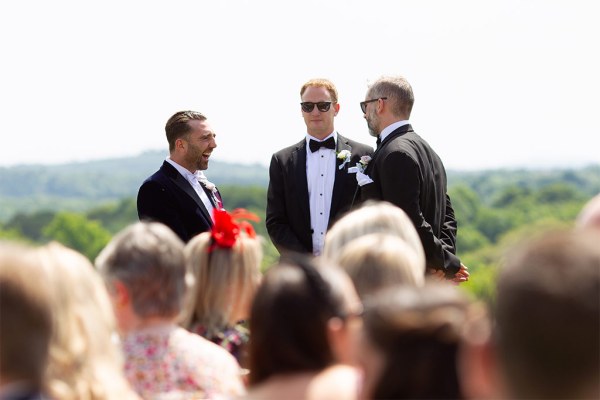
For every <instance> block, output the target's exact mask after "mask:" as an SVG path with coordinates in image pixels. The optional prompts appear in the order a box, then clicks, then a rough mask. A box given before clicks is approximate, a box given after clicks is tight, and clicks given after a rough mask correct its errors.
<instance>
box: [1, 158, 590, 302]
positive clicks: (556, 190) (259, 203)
mask: <svg viewBox="0 0 600 400" xmlns="http://www.w3.org/2000/svg"><path fill="white" fill-rule="evenodd" d="M449 178H450V179H451V183H452V184H451V185H450V187H449V194H450V197H451V199H452V204H453V207H454V210H455V214H456V217H457V221H458V226H459V228H458V239H457V252H458V255H459V256H460V258H461V260H462V261H463V263H464V264H465V265H467V266H468V267H469V270H470V272H471V280H470V281H469V282H467V283H465V284H464V285H463V287H464V288H465V289H466V290H468V291H470V292H472V293H473V294H474V295H475V296H476V297H478V298H481V299H483V300H486V301H493V296H494V293H493V285H494V279H495V273H496V270H497V266H498V264H499V262H500V260H501V258H502V255H503V253H504V252H505V251H506V250H507V248H508V246H510V245H512V244H514V243H515V242H517V241H519V240H522V239H523V238H524V237H528V236H531V235H532V234H535V233H537V232H542V231H544V230H547V229H554V228H559V227H568V226H571V225H572V224H573V222H574V220H575V218H576V216H577V214H578V213H579V211H580V210H581V208H582V207H583V205H584V204H585V202H587V201H588V200H589V199H590V198H591V197H592V196H593V195H595V194H596V193H599V192H600V167H594V168H591V169H582V170H580V171H577V172H575V173H574V172H569V171H566V172H558V173H554V175H549V174H548V173H542V172H539V173H534V172H530V171H520V172H519V171H517V172H514V173H512V174H506V173H505V172H504V173H503V172H502V171H497V172H488V173H487V174H472V175H469V174H466V175H465V174H463V175H460V176H454V177H453V176H452V175H449ZM220 191H221V193H222V194H223V198H224V199H225V202H226V206H227V208H228V209H229V210H233V209H235V208H245V209H247V210H249V211H251V212H254V213H255V214H257V215H258V216H259V217H260V222H259V223H253V224H254V226H255V229H256V231H257V233H258V234H259V235H260V236H261V237H262V238H263V239H264V247H263V248H264V255H265V257H264V261H263V268H267V267H268V266H270V265H272V264H273V263H274V262H275V261H276V260H277V258H278V253H277V251H276V250H275V248H274V246H273V245H272V243H271V242H270V240H269V237H268V234H267V231H266V227H265V223H264V221H265V208H266V188H265V187H264V186H238V185H223V186H220ZM135 221H137V210H136V204H135V197H125V198H122V199H120V200H118V201H109V202H106V203H104V204H101V205H97V206H94V207H92V208H91V209H89V210H80V209H71V210H66V209H65V210H48V209H42V210H37V211H32V212H23V211H21V212H18V213H16V214H14V215H13V216H12V217H11V218H9V219H8V220H7V221H6V222H4V223H1V224H0V238H5V239H12V240H21V241H26V242H31V243H36V244H41V243H46V242H48V241H52V240H56V241H59V242H61V243H63V244H65V245H66V246H69V247H71V248H74V249H76V250H78V251H80V252H81V253H83V254H84V255H86V256H87V257H89V258H90V259H91V260H93V259H94V258H95V257H96V255H97V254H98V253H99V251H100V250H101V249H102V248H103V247H104V246H105V245H106V244H107V243H108V241H109V240H110V239H111V237H112V236H113V235H114V234H115V233H116V232H118V231H119V230H121V229H123V228H124V227H125V226H127V225H128V224H131V223H133V222H135Z"/></svg>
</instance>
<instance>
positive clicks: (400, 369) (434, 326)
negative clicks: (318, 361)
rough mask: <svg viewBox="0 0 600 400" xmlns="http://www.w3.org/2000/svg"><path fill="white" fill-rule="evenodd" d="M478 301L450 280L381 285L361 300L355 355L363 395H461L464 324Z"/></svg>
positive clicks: (477, 309)
mask: <svg viewBox="0 0 600 400" xmlns="http://www.w3.org/2000/svg"><path fill="white" fill-rule="evenodd" d="M483 309H484V308H483V306H481V305H479V304H478V303H473V302H472V301H471V300H470V299H469V298H468V297H466V296H465V295H464V293H462V292H461V291H460V289H458V288H457V287H455V286H450V285H447V284H443V283H430V284H427V285H425V286H424V287H422V288H416V287H408V286H397V287H389V288H387V289H384V290H382V291H380V292H378V293H376V294H375V295H374V296H372V297H370V298H369V300H368V301H367V302H365V311H364V314H363V337H362V340H361V344H360V346H359V349H360V350H359V361H360V364H361V366H362V367H363V369H364V386H363V397H365V398H373V399H401V398H404V399H415V398H427V399H460V398H463V394H462V391H461V388H460V380H459V371H458V366H457V360H458V353H459V350H460V347H461V345H462V343H463V339H464V337H463V329H464V327H465V325H467V324H468V323H469V320H470V319H472V318H473V317H474V316H475V315H478V316H480V315H481V313H482V310H483Z"/></svg>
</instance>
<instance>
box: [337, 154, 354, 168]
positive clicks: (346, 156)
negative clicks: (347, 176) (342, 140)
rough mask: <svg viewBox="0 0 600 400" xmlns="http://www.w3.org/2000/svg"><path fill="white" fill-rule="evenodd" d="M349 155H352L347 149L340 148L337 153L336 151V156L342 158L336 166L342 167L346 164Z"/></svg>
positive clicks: (348, 160)
mask: <svg viewBox="0 0 600 400" xmlns="http://www.w3.org/2000/svg"><path fill="white" fill-rule="evenodd" d="M350 157H352V153H350V152H349V151H348V150H342V151H340V152H339V153H337V158H339V159H340V160H344V162H342V164H341V165H340V166H339V167H338V168H339V169H342V168H344V166H345V165H346V164H348V162H350Z"/></svg>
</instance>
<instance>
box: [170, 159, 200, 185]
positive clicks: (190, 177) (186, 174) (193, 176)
mask: <svg viewBox="0 0 600 400" xmlns="http://www.w3.org/2000/svg"><path fill="white" fill-rule="evenodd" d="M165 161H166V162H168V163H169V164H171V165H172V166H173V167H175V169H176V170H177V172H179V173H180V174H181V175H182V176H183V177H184V178H185V179H187V180H188V182H189V183H191V184H192V185H194V183H195V182H198V179H196V174H193V173H191V172H190V171H188V170H187V168H184V167H182V166H181V165H179V164H177V163H176V162H175V161H173V160H171V157H167V158H166V159H165Z"/></svg>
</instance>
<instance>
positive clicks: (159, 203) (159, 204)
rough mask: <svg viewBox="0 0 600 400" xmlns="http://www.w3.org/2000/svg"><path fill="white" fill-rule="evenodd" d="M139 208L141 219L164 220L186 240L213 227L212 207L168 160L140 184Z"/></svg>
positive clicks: (209, 196)
mask: <svg viewBox="0 0 600 400" xmlns="http://www.w3.org/2000/svg"><path fill="white" fill-rule="evenodd" d="M202 188H204V186H202ZM204 191H205V192H207V195H208V198H209V199H211V195H210V193H208V191H207V190H206V189H204ZM211 201H212V199H211ZM137 210H138V217H139V219H140V221H141V220H149V221H156V222H162V223H163V224H165V225H167V226H168V227H169V228H171V229H172V230H173V232H175V233H176V234H177V235H178V236H179V237H180V238H181V240H183V241H184V242H188V241H189V240H190V239H191V238H192V237H194V236H195V235H197V234H199V233H201V232H205V231H208V230H209V229H210V228H211V227H212V219H211V217H210V215H209V214H208V210H207V209H206V207H205V206H204V203H202V200H200V197H199V196H198V194H197V193H196V191H195V190H194V188H193V187H192V185H190V183H189V182H188V181H187V179H186V178H185V177H184V176H182V175H181V174H180V173H179V172H178V171H177V170H176V169H175V167H173V166H172V165H171V164H169V163H168V162H167V161H165V162H163V165H162V166H161V167H160V169H159V170H158V171H157V172H155V173H154V175H152V176H151V177H149V178H148V179H146V180H145V181H144V183H143V184H142V186H141V187H140V189H139V191H138V195H137Z"/></svg>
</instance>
